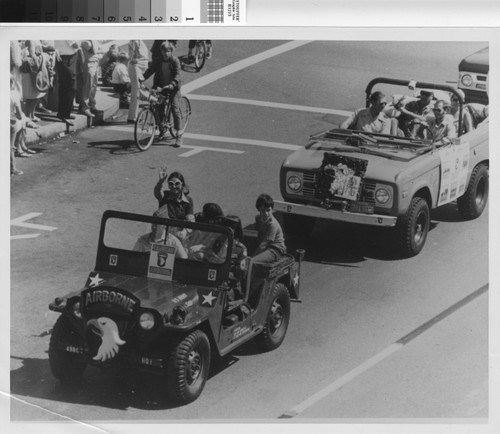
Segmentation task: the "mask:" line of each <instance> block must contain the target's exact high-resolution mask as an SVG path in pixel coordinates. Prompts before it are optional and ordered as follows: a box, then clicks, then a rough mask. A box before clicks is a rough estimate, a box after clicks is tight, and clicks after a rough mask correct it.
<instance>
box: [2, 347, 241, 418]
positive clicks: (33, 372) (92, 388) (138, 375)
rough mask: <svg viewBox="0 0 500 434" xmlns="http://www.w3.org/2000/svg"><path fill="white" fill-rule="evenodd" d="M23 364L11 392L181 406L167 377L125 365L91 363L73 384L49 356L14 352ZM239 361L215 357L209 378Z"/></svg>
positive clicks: (86, 401) (112, 404)
mask: <svg viewBox="0 0 500 434" xmlns="http://www.w3.org/2000/svg"><path fill="white" fill-rule="evenodd" d="M11 359H15V360H20V361H21V362H22V366H21V367H20V368H19V369H15V370H12V371H11V373H10V387H11V390H10V391H11V393H12V394H13V395H17V396H19V397H22V398H23V399H26V400H29V398H37V399H46V400H50V401H56V402H63V403H71V404H80V405H96V406H99V407H107V408H112V409H117V410H126V409H127V408H129V407H133V408H137V409H143V410H167V409H171V408H176V407H178V405H177V404H174V403H172V402H169V400H168V398H167V397H166V394H165V389H166V387H167V383H166V380H165V379H164V377H162V376H158V375H153V374H147V373H144V372H141V371H139V370H135V369H132V368H129V367H126V366H123V367H122V366H120V367H113V368H106V369H98V368H95V367H93V366H88V367H87V369H86V370H85V372H84V375H83V378H82V379H81V380H80V381H78V382H75V383H73V384H62V383H61V382H60V381H58V380H57V379H56V378H54V376H53V375H52V372H51V371H50V366H49V360H48V359H32V358H21V357H15V356H11ZM237 361H238V358H237V357H234V356H233V355H228V356H225V357H223V358H220V357H217V356H216V357H214V358H213V360H212V365H211V369H210V375H209V378H208V381H210V379H211V378H213V377H215V376H217V375H218V374H219V373H221V372H223V371H224V370H226V369H227V368H228V367H230V366H232V365H233V364H235V363H236V362H237Z"/></svg>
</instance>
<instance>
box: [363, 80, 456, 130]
mask: <svg viewBox="0 0 500 434" xmlns="http://www.w3.org/2000/svg"><path fill="white" fill-rule="evenodd" d="M378 84H387V85H393V86H402V87H405V88H407V89H409V88H411V89H412V90H414V89H431V90H441V91H444V92H449V93H452V94H453V95H455V96H456V97H457V98H458V102H459V105H460V109H459V116H458V128H457V135H458V137H460V135H461V134H460V132H461V131H462V116H463V108H464V104H465V101H464V99H463V98H462V96H461V95H460V94H459V93H458V92H457V89H456V88H455V87H454V86H451V85H448V84H438V83H428V82H424V81H415V80H400V79H396V78H387V77H377V78H374V79H373V80H371V81H370V82H369V83H368V85H367V86H366V90H365V94H366V107H369V106H370V95H371V94H372V92H373V88H374V87H375V86H376V85H378Z"/></svg>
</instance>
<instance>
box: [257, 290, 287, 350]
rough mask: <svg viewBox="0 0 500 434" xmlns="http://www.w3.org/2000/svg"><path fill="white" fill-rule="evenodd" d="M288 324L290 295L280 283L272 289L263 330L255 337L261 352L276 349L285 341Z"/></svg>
mask: <svg viewBox="0 0 500 434" xmlns="http://www.w3.org/2000/svg"><path fill="white" fill-rule="evenodd" d="M289 322H290V294H289V293H288V289H287V288H286V287H285V285H283V284H282V283H278V284H277V285H276V286H275V287H274V288H273V295H272V301H271V306H270V307H269V311H268V313H267V318H266V321H265V323H264V330H262V333H260V334H259V335H258V336H256V337H255V342H256V344H257V345H258V346H259V348H260V349H261V350H263V351H271V350H274V349H275V348H278V347H279V346H280V345H281V343H282V342H283V340H284V339H285V335H286V331H287V329H288V323H289Z"/></svg>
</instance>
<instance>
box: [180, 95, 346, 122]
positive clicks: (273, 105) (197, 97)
mask: <svg viewBox="0 0 500 434" xmlns="http://www.w3.org/2000/svg"><path fill="white" fill-rule="evenodd" d="M188 97H189V99H192V100H196V101H212V102H228V103H231V104H247V105H254V106H259V107H271V108H278V109H286V110H298V111H304V112H312V113H325V114H332V115H338V116H350V115H351V113H352V112H350V111H346V110H336V109H329V108H323V107H310V106H305V105H295V104H283V103H279V102H269V101H257V100H253V99H243V98H226V97H222V96H211V95H196V94H192V93H190V94H189V95H188Z"/></svg>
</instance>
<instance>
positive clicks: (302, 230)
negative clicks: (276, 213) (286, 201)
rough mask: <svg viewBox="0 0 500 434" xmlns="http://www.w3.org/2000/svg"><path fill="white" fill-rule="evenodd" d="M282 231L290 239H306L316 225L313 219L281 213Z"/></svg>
mask: <svg viewBox="0 0 500 434" xmlns="http://www.w3.org/2000/svg"><path fill="white" fill-rule="evenodd" d="M282 215H283V229H284V230H285V234H286V235H288V236H290V237H300V238H307V237H308V236H309V235H311V233H312V231H313V230H314V226H315V225H316V218H315V217H307V216H304V215H298V214H287V213H283V214H282Z"/></svg>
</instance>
